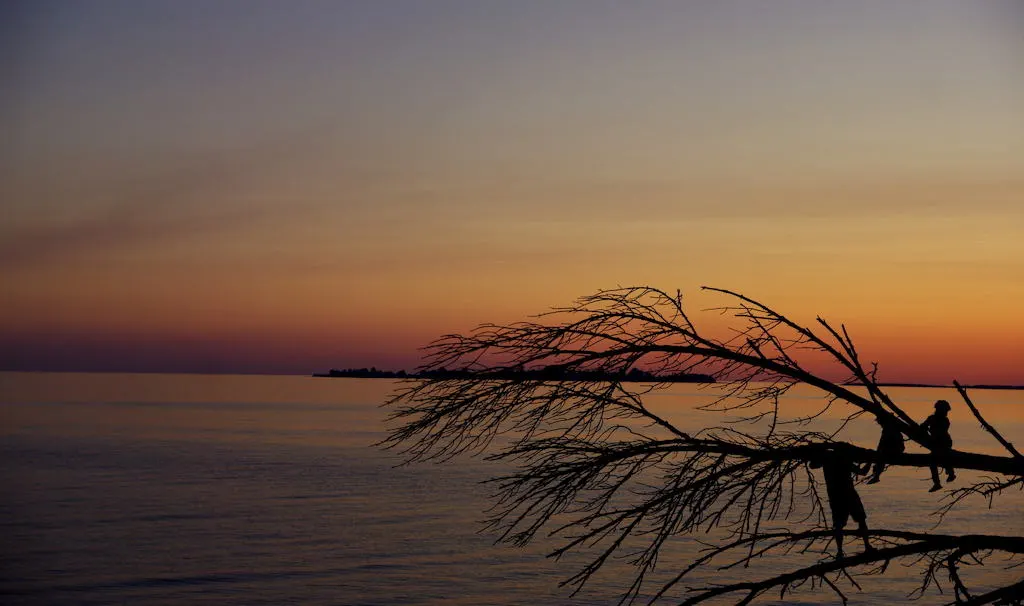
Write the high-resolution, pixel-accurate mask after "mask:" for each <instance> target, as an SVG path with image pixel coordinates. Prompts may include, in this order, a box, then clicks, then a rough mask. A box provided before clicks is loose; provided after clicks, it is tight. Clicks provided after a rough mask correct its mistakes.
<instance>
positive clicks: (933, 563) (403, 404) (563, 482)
mask: <svg viewBox="0 0 1024 606" xmlns="http://www.w3.org/2000/svg"><path fill="white" fill-rule="evenodd" d="M706 290H709V291H712V292H713V293H716V294H718V295H720V296H722V297H723V298H724V299H725V301H726V303H725V305H723V306H722V307H720V308H717V309H716V311H718V312H720V313H723V314H729V315H731V316H734V317H735V319H737V320H738V321H739V326H738V327H735V328H734V332H733V333H732V334H731V336H730V337H729V338H727V339H720V338H715V337H712V336H708V335H705V334H704V333H703V332H702V331H701V330H699V329H698V327H697V325H696V324H695V323H694V322H692V321H691V319H690V317H689V316H688V315H687V312H686V311H685V310H684V306H683V301H682V296H681V295H680V294H679V293H678V291H677V294H676V296H671V295H669V294H668V293H666V292H664V291H662V290H659V289H656V288H652V287H647V286H643V287H629V288H617V289H613V290H606V291H600V292H598V293H596V294H594V295H591V296H586V297H583V298H581V299H579V300H577V301H576V303H575V304H574V305H572V306H570V307H565V308H556V309H554V310H552V311H550V312H548V313H545V314H542V315H541V316H538V318H537V321H533V322H522V323H516V324H511V325H507V326H498V325H483V326H481V327H479V328H477V329H476V330H475V331H473V332H471V333H470V334H468V335H446V336H444V337H441V338H440V339H438V340H436V341H434V342H433V343H431V344H430V345H428V346H427V347H426V348H425V350H426V358H425V363H424V365H423V366H422V367H421V368H420V369H419V371H420V373H421V374H420V377H419V378H417V379H410V380H408V381H406V382H405V383H403V384H402V386H401V387H400V388H399V390H398V391H396V392H395V394H393V396H392V397H391V398H390V399H389V401H388V403H387V405H388V406H390V407H391V408H392V412H391V414H390V416H389V422H390V424H391V427H392V429H391V430H390V434H389V436H388V437H387V438H386V439H385V440H384V442H383V443H382V444H383V445H384V446H385V447H388V448H393V449H397V450H399V451H400V452H402V453H403V454H404V455H405V457H406V458H407V460H408V461H410V462H412V461H423V460H447V459H451V458H452V457H456V456H459V455H463V454H479V453H485V456H486V457H487V458H489V459H492V460H498V461H504V462H507V463H509V464H511V465H512V466H513V471H512V472H511V473H509V474H508V475H505V476H501V477H497V478H494V479H492V480H491V482H492V484H493V486H494V488H495V493H496V494H495V499H496V501H495V507H494V509H493V510H492V511H491V517H490V519H489V522H488V523H489V525H490V527H491V528H492V529H494V530H495V531H497V532H498V533H499V536H500V538H501V539H502V540H505V541H508V542H511V543H513V544H516V545H523V544H526V543H527V542H529V541H531V540H533V539H534V538H535V537H536V536H537V534H538V533H539V532H541V531H542V530H544V531H545V532H546V533H547V534H550V535H552V536H553V537H555V538H556V539H557V540H559V541H560V544H559V546H558V547H557V548H556V549H555V551H554V552H553V554H552V555H554V556H555V557H561V556H563V555H565V554H568V553H571V552H581V553H585V554H587V556H586V557H587V559H586V562H585V563H584V564H583V565H582V566H581V567H580V568H579V569H578V570H577V571H576V572H575V573H574V574H573V575H572V576H570V577H569V578H568V579H566V580H565V582H564V584H567V585H570V586H572V587H573V588H574V591H578V590H579V589H580V588H581V587H582V586H583V585H584V584H585V583H586V581H587V580H588V579H590V578H591V577H592V576H593V575H594V574H595V573H596V572H597V571H598V570H599V569H601V568H602V566H604V565H605V564H606V563H607V562H608V560H609V558H612V557H613V556H624V557H625V558H626V559H628V561H629V562H631V563H632V564H633V565H634V567H635V568H634V570H635V575H634V577H633V579H632V582H631V583H630V584H629V585H628V587H626V588H625V589H624V591H623V596H622V603H627V602H632V601H634V600H635V599H636V598H637V597H639V596H641V593H642V591H646V590H644V587H645V581H647V580H648V579H649V575H650V573H651V572H652V571H653V570H654V568H655V565H656V564H657V563H658V555H659V553H660V552H661V551H662V549H663V548H664V547H665V545H666V544H667V542H668V541H670V540H672V539H673V538H674V537H678V536H680V535H688V536H702V537H705V540H706V541H708V543H707V546H706V549H705V550H704V551H703V552H702V554H701V555H700V556H699V557H697V558H696V559H695V560H693V561H692V562H689V563H687V564H685V565H684V566H683V567H682V568H681V569H680V570H679V571H678V572H677V573H676V574H675V576H672V577H671V578H670V579H669V580H668V581H665V582H662V583H660V584H659V586H658V587H657V588H655V589H653V590H650V591H647V592H646V593H645V594H644V595H645V597H647V598H648V599H649V601H650V602H656V601H659V600H661V599H668V597H670V596H671V592H672V591H675V590H678V589H682V588H683V585H682V584H683V583H685V582H686V581H687V580H688V579H689V578H690V576H692V574H693V573H694V571H697V570H705V571H707V570H716V569H720V568H723V567H725V568H731V567H736V566H749V565H750V564H751V563H753V562H754V561H755V560H758V559H760V558H762V557H765V556H771V557H774V558H790V559H791V560H792V561H793V562H794V567H793V568H792V569H791V570H789V571H788V572H786V573H782V574H764V575H761V576H759V577H756V578H749V579H747V580H736V581H732V582H726V583H723V584H721V585H705V586H698V587H687V588H686V589H687V591H686V593H685V597H684V598H682V600H683V601H682V603H684V604H694V603H698V602H703V601H706V600H711V599H714V598H719V597H729V596H732V597H733V598H734V599H735V600H736V602H737V603H740V604H745V603H748V602H750V601H752V600H754V599H755V598H757V597H759V596H761V595H762V594H764V593H766V592H769V591H775V590H778V591H779V592H780V594H781V595H785V593H786V592H787V591H790V590H792V589H794V588H796V587H799V586H801V585H803V584H805V583H808V582H809V583H810V584H811V585H815V586H817V585H821V586H826V587H828V588H830V589H831V590H832V591H834V592H835V594H836V595H837V596H838V598H840V599H842V601H843V602H845V601H846V596H845V594H844V593H843V587H842V585H843V584H845V585H847V586H853V587H857V588H859V585H858V581H857V580H856V578H857V577H867V576H871V575H876V574H881V573H882V572H884V571H885V570H886V569H887V567H888V566H889V564H890V563H891V562H893V561H897V560H900V561H907V562H916V563H917V564H918V565H919V566H920V567H921V570H922V582H921V585H920V587H919V590H918V591H919V592H920V593H922V594H923V593H924V592H925V591H926V590H928V589H929V587H931V586H932V585H933V584H934V585H936V586H940V587H941V586H942V585H946V582H947V581H948V583H949V585H948V586H951V587H952V589H953V598H954V602H955V603H957V604H986V603H999V604H1009V603H1020V601H1021V599H1022V596H1024V579H1022V580H1020V581H1017V582H1015V583H1011V584H1007V585H1005V586H1004V587H1000V588H997V589H994V590H990V591H987V592H985V593H977V592H972V591H971V589H970V587H969V585H968V582H967V581H965V579H964V578H963V575H962V574H961V566H962V564H963V563H964V562H968V563H975V562H977V563H983V562H984V561H985V560H986V559H989V558H991V557H992V555H993V554H997V553H998V554H1001V555H1004V556H1006V557H1007V558H1008V560H1009V562H1010V563H1011V564H1020V563H1021V562H1022V561H1024V537H1015V536H999V535H976V534H939V533H934V532H924V533H920V532H907V531H903V530H899V529H871V530H870V531H868V537H869V538H870V539H871V541H872V542H873V544H874V545H876V546H877V547H878V548H877V549H874V550H872V551H865V552H864V553H859V554H854V555H842V556H841V557H836V558H834V559H833V558H826V559H822V560H818V561H814V562H810V563H807V562H806V558H801V557H800V556H801V554H806V553H808V552H820V551H822V550H824V549H825V548H827V546H828V544H829V543H830V542H831V541H832V540H833V536H834V531H833V530H832V529H831V528H830V527H829V524H828V523H827V515H826V513H825V512H826V511H827V509H826V506H825V505H823V501H822V498H821V497H820V495H819V492H820V488H821V485H822V484H821V482H820V481H818V480H816V478H815V475H814V473H813V472H812V471H811V470H810V469H809V468H808V465H807V463H808V462H809V461H812V460H815V459H819V460H820V459H821V458H822V457H828V456H834V455H835V453H836V451H837V450H842V451H843V455H844V456H846V457H849V458H850V459H851V460H853V461H858V462H862V463H867V462H873V461H876V460H881V462H882V463H884V464H887V465H903V466H913V467H928V466H929V465H931V464H932V463H934V462H935V461H936V460H941V462H943V463H949V464H951V465H953V466H954V467H956V468H957V469H970V470H977V471H983V472H987V473H989V474H991V475H990V476H989V477H986V478H984V479H983V480H982V481H979V482H977V483H974V484H971V485H968V486H965V487H962V488H958V489H956V490H952V491H949V492H947V494H946V500H945V502H944V504H943V505H942V506H941V507H940V509H939V511H938V514H939V515H940V516H941V515H945V514H946V513H948V512H949V511H951V510H952V509H954V508H956V507H958V506H961V505H963V504H964V503H965V502H966V501H968V500H969V499H971V498H972V497H976V496H980V497H983V498H984V499H985V500H987V504H988V505H989V506H991V505H992V503H993V499H994V498H995V497H996V496H997V495H999V494H1000V493H1002V492H1003V491H1005V490H1007V489H1010V488H1017V489H1020V488H1022V487H1024V457H1022V456H1021V454H1020V453H1019V452H1018V451H1017V450H1016V449H1015V448H1014V447H1013V445H1012V444H1011V443H1010V442H1009V441H1007V440H1006V439H1005V438H1004V437H1003V436H1002V435H1001V434H1000V433H999V432H998V431H997V430H996V428H995V427H993V426H992V425H991V424H989V423H988V422H987V421H986V420H985V419H984V418H983V417H982V415H981V413H980V411H979V410H978V409H977V407H976V406H975V405H974V404H973V402H972V401H971V400H970V397H969V396H968V393H967V391H966V389H964V388H963V387H961V386H960V385H959V384H956V387H957V389H958V391H959V393H960V394H961V396H962V398H963V400H964V402H965V403H966V405H967V406H968V407H969V408H970V410H971V412H972V413H973V414H974V416H975V417H976V418H977V419H978V421H979V422H980V423H981V424H982V426H983V428H984V429H985V430H986V431H987V432H988V433H989V434H991V435H992V436H993V437H994V438H995V439H996V440H997V441H998V442H999V443H1000V444H1001V445H1002V447H1003V449H1004V450H1005V451H1006V452H1007V454H1006V455H1001V456H999V455H990V454H983V453H977V452H966V451H960V450H948V449H947V450H944V449H941V448H939V447H938V445H937V444H933V443H932V440H931V438H930V437H929V435H928V433H927V432H926V431H925V430H924V429H922V427H921V426H920V425H919V424H918V423H917V422H916V421H915V420H914V419H913V418H911V416H910V415H908V414H907V413H906V412H905V411H904V410H903V409H902V408H901V407H900V406H899V405H897V404H896V403H895V402H894V401H893V400H892V399H891V398H890V397H889V396H888V395H887V393H886V392H885V390H884V389H883V387H882V386H881V385H880V384H879V382H878V380H877V365H875V364H873V363H872V364H870V365H869V366H865V364H864V363H863V362H862V360H861V359H860V355H859V353H858V351H857V348H856V347H855V345H854V342H853V340H852V338H851V337H850V335H849V333H848V332H847V329H846V327H845V326H843V325H839V326H834V325H832V324H830V323H829V322H827V321H826V320H824V319H822V318H820V317H819V318H818V319H817V322H816V326H815V327H813V328H812V327H805V326H801V325H799V324H797V323H795V322H793V321H792V320H790V319H789V318H787V317H786V316H785V315H782V314H781V313H778V312H776V311H775V310H773V309H772V308H770V307H768V306H766V305H764V304H762V303H760V302H758V301H756V300H754V299H751V298H748V297H746V296H744V295H742V294H740V293H737V292H733V291H729V290H724V289H716V288H706ZM808 352H813V353H815V354H816V355H818V356H819V357H821V355H823V356H824V357H825V358H826V359H827V360H828V361H829V363H830V365H831V366H830V368H831V371H830V372H834V371H835V370H838V371H839V373H840V374H841V375H842V376H844V377H845V378H844V379H841V380H835V379H827V378H825V377H826V376H831V375H829V374H826V372H823V371H820V370H812V369H811V367H810V366H809V365H808V364H807V363H806V362H805V360H806V358H807V356H806V354H807V353H808ZM815 368H817V366H815ZM440 369H445V372H443V373H437V374H436V375H434V376H431V375H430V373H431V372H432V371H433V372H436V371H438V370H440ZM453 369H454V370H455V371H456V372H455V373H453V372H451V371H452V370H453ZM524 369H527V370H530V369H532V370H535V371H543V372H547V373H551V374H550V375H549V376H552V377H555V378H553V379H551V378H546V377H545V375H543V374H541V375H536V374H530V373H526V374H523V370H524ZM638 369H639V370H642V371H643V372H644V373H646V374H647V375H650V376H653V377H668V376H683V375H686V374H688V373H699V374H701V375H706V376H708V377H710V378H711V379H713V380H714V381H715V384H716V385H715V389H714V390H708V393H709V397H708V400H707V401H706V402H704V403H703V404H702V405H701V406H700V408H702V409H704V410H709V411H718V412H720V413H723V414H725V413H728V414H730V415H739V416H740V417H741V419H740V420H741V421H743V423H731V424H726V425H723V426H716V427H708V428H704V429H701V430H700V431H696V432H686V431H683V430H681V429H680V428H678V427H676V426H675V425H673V424H672V423H671V422H670V421H669V420H667V419H666V418H664V417H663V416H660V415H659V414H658V412H657V411H656V410H654V409H653V408H652V407H651V406H650V405H649V404H648V399H645V396H646V395H648V394H649V393H650V392H651V391H653V390H657V389H661V388H663V387H666V386H667V385H668V383H658V382H656V383H650V384H643V385H639V384H631V385H629V386H627V385H626V384H625V380H626V379H627V378H628V377H629V376H630V372H631V371H635V370H638ZM510 373H520V374H518V375H515V374H510ZM573 373H577V374H575V375H574V374H573ZM584 373H599V376H601V377H602V380H581V379H579V378H578V377H580V376H584V377H587V376H591V375H587V374H584ZM574 376H575V377H577V378H575V379H574V378H572V377H574ZM645 376H646V375H645ZM837 376H839V375H837ZM560 377H570V378H568V379H562V378H560ZM954 384H955V382H954ZM795 385H807V386H811V387H813V388H816V389H817V390H818V391H819V392H820V393H821V395H822V397H823V399H822V406H821V408H820V409H819V410H817V411H815V412H812V413H810V414H803V415H797V416H795V417H790V416H787V415H783V414H782V411H781V409H782V407H783V406H785V401H784V399H783V396H784V395H785V394H786V393H787V392H788V391H789V390H790V389H791V388H792V387H794V386H795ZM838 405H844V406H845V407H846V410H848V414H847V416H846V422H849V421H850V420H852V419H854V418H856V417H858V416H860V415H865V414H870V415H874V416H875V417H877V418H879V419H880V420H882V421H883V422H884V423H888V424H892V425H893V426H894V427H896V428H898V429H899V432H900V433H902V434H903V435H904V436H906V438H907V439H909V440H910V441H912V442H915V443H917V444H918V445H920V446H921V447H923V448H924V449H925V450H928V451H930V452H925V453H895V454H891V455H881V454H879V453H876V452H875V451H873V450H871V449H866V448H862V447H859V446H856V445H854V444H850V443H848V442H845V441H843V440H841V439H840V436H841V435H842V431H843V429H844V428H845V426H846V422H844V423H842V424H841V425H840V427H839V429H837V430H835V431H834V432H832V433H828V434H825V433H820V432H815V431H811V430H810V429H809V424H810V423H811V422H812V421H813V420H814V419H815V418H817V417H818V416H820V415H822V414H823V413H824V412H825V411H827V410H828V409H830V408H832V407H834V406H838ZM794 526H796V527H794ZM786 561H787V562H788V561H790V560H789V559H787V560H786ZM688 575H689V576H688ZM943 577H945V578H943Z"/></svg>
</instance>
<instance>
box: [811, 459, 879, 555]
mask: <svg viewBox="0 0 1024 606" xmlns="http://www.w3.org/2000/svg"><path fill="white" fill-rule="evenodd" d="M810 466H811V469H817V468H819V467H820V468H821V471H822V474H823V475H824V476H825V489H826V490H827V491H828V506H829V509H831V510H832V533H833V536H834V537H835V540H836V558H841V557H843V528H845V527H846V521H847V520H849V519H850V518H853V521H854V522H857V528H858V530H860V533H861V537H862V538H863V539H864V550H865V551H871V550H873V549H874V547H872V546H871V544H870V543H868V523H867V520H868V516H867V512H865V511H864V503H862V502H861V500H860V495H859V494H857V489H856V488H855V487H854V485H853V474H855V473H860V468H859V467H857V465H855V464H854V463H853V461H851V460H850V458H849V457H848V456H847V454H846V453H844V452H841V451H838V450H829V451H828V452H827V453H826V454H825V455H824V457H822V458H820V459H819V458H815V459H812V460H811V461H810Z"/></svg>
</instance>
